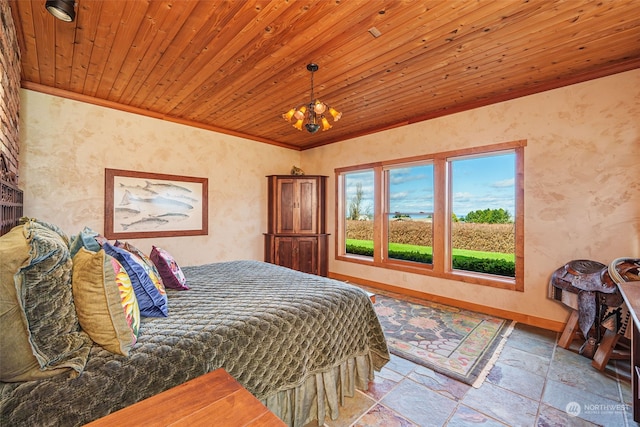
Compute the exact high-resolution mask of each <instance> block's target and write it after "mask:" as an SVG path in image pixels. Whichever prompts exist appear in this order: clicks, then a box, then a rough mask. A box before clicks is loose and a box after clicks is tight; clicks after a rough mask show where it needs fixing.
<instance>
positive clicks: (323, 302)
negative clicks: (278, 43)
mask: <svg viewBox="0 0 640 427" xmlns="http://www.w3.org/2000/svg"><path fill="white" fill-rule="evenodd" d="M183 270H184V273H185V275H186V277H187V280H188V283H189V286H190V287H191V290H189V291H172V290H167V293H168V296H169V317H167V318H143V321H142V324H141V327H140V336H139V339H138V342H137V343H136V345H135V346H134V348H133V349H132V351H131V354H130V356H129V357H128V358H127V357H123V356H119V355H114V354H112V353H109V352H107V351H105V350H103V349H102V348H101V347H99V346H97V345H94V346H93V348H92V349H91V353H90V357H89V361H88V362H87V366H86V367H85V370H84V372H82V374H81V375H80V376H79V377H77V378H75V379H69V378H64V377H62V376H58V377H54V378H51V379H47V380H43V381H30V382H23V383H0V403H1V405H2V406H1V417H0V425H3V426H4V425H7V426H9V425H11V426H15V425H25V426H27V425H28V426H34V425H38V426H54V425H56V426H60V425H64V426H74V425H82V424H85V423H87V422H89V421H92V420H94V419H97V418H100V417H102V416H105V415H107V414H109V413H111V412H113V411H116V410H118V409H121V408H123V407H125V406H128V405H131V404H133V403H135V402H137V401H139V400H142V399H145V398H147V397H150V396H153V395H155V394H157V393H159V392H161V391H164V390H167V389H169V388H171V387H174V386H176V385H179V384H181V383H183V382H185V381H187V380H190V379H192V378H195V377H197V376H199V375H202V374H204V373H207V372H209V371H212V370H214V369H217V368H220V367H223V368H225V369H226V370H227V371H228V372H229V373H230V374H231V375H232V376H233V377H234V378H236V379H237V380H238V382H240V383H241V384H242V385H243V386H244V387H245V388H247V390H249V391H250V392H251V393H252V394H254V395H255V396H256V397H257V398H258V399H261V400H264V399H267V398H269V397H270V396H273V395H274V394H276V393H277V392H279V391H282V390H287V389H290V388H293V387H295V386H298V385H300V384H302V383H303V382H304V381H305V380H306V379H307V378H308V377H310V376H311V375H314V374H316V373H320V372H324V371H327V370H329V369H331V368H333V367H335V366H337V365H339V364H341V363H344V362H345V361H346V360H348V359H350V358H353V357H356V356H366V357H367V358H369V359H370V361H371V366H372V367H373V368H374V369H376V370H379V369H380V368H382V366H383V365H384V364H385V363H386V362H387V361H388V360H389V355H388V352H387V346H386V341H385V338H384V334H383V332H382V329H381V327H380V324H379V322H378V319H377V317H376V314H375V311H374V309H373V306H372V304H371V302H370V301H369V299H368V297H367V295H366V293H365V292H364V291H362V290H360V289H358V288H356V287H354V286H351V285H348V284H345V283H342V282H338V281H335V280H330V279H326V278H323V277H319V276H312V275H308V274H304V273H300V272H297V271H293V270H289V269H286V268H283V267H279V266H275V265H272V264H267V263H262V262H257V261H234V262H225V263H216V264H209V265H203V266H198V267H185V268H183ZM158 410H159V411H161V410H162V408H158Z"/></svg>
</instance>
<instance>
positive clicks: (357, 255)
mask: <svg viewBox="0 0 640 427" xmlns="http://www.w3.org/2000/svg"><path fill="white" fill-rule="evenodd" d="M525 146H526V141H514V142H508V143H501V144H494V145H490V146H484V147H474V148H470V149H461V150H455V151H448V152H442V153H434V154H426V155H422V156H414V157H411V158H406V159H395V160H386V161H381V162H376V163H369V164H366V165H356V166H351V167H346V168H339V169H336V170H335V172H336V185H337V189H336V190H337V200H338V221H337V223H336V227H337V230H336V236H337V238H336V245H337V246H336V259H338V260H341V261H349V262H356V263H363V264H368V265H374V266H376V267H383V268H390V269H395V270H401V271H407V272H411V273H418V274H425V275H431V276H437V277H444V278H447V279H453V280H461V281H464V282H468V283H475V284H480V285H487V286H494V287H499V288H505V289H512V290H518V291H523V290H524V285H523V273H524V259H523V254H524V230H523V226H524V147H525ZM474 174H475V175H474ZM462 182H473V183H474V184H475V185H474V186H473V187H471V188H473V190H472V192H473V193H472V194H469V193H468V188H469V187H467V186H465V187H464V188H467V192H466V193H465V192H463V191H461V190H463V189H464V188H463V187H462V186H461V185H462ZM471 199H479V200H482V202H476V203H467V200H471Z"/></svg>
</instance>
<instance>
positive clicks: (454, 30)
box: [9, 0, 640, 149]
mask: <svg viewBox="0 0 640 427" xmlns="http://www.w3.org/2000/svg"><path fill="white" fill-rule="evenodd" d="M9 3H10V6H11V10H12V16H13V20H14V23H15V25H16V28H17V32H18V39H19V43H20V48H21V54H22V80H23V82H22V86H23V87H25V88H28V89H33V90H37V91H42V92H46V93H51V94H55V95H59V96H63V97H68V98H72V99H79V100H82V101H87V102H92V103H96V104H99V105H106V106H109V107H114V108H119V109H122V110H125V111H133V112H136V113H142V114H148V115H150V116H153V117H159V118H163V119H165V120H172V121H176V122H180V123H185V124H189V125H193V126H199V127H203V128H206V129H212V130H217V131H221V132H224V133H229V134H232V135H238V136H242V137H246V138H250V139H253V140H257V141H262V142H267V143H272V144H276V145H280V146H285V147H290V148H293V149H307V148H312V147H316V146H320V145H324V144H329V143H334V142H337V141H341V140H345V139H348V138H351V137H355V136H359V135H364V134H369V133H373V132H377V131H380V130H382V129H386V128H390V127H395V126H401V125H404V124H408V123H413V122H416V121H420V120H425V119H429V118H433V117H437V116H441V115H445V114H450V113H453V112H459V111H463V110H466V109H470V108H475V107H478V106H482V105H487V104H491V103H494V102H499V101H504V100H507V99H512V98H515V97H519V96H523V95H527V94H532V93H536V92H540V91H544V90H548V89H552V88H556V87H561V86H564V85H568V84H573V83H576V82H580V81H585V80H589V79H593V78H598V77H602V76H606V75H609V74H614V73H618V72H622V71H627V70H630V69H634V68H638V67H640V1H637V0H628V1H625V0H601V1H578V0H567V1H551V0H547V1H543V0H540V1H512V0H500V1H489V0H487V1H441V0H438V1H430V0H422V1H418V0H391V1H379V0H288V1H287V0H257V1H253V0H251V1H249V0H247V1H241V0H226V1H223V0H219V1H189V0H170V1H155V0H152V1H147V0H129V1H95V0H76V13H77V16H76V20H75V22H72V23H66V22H62V21H59V20H56V19H55V18H53V16H51V15H50V14H49V13H47V12H46V11H45V8H44V0H34V1H30V0H17V1H16V0H12V1H10V2H9ZM372 28H375V29H377V30H378V31H379V32H380V36H379V37H377V38H376V37H373V36H372V34H371V32H372V31H373V30H371V29H372ZM370 30H371V31H370ZM310 62H315V63H317V64H318V65H319V67H320V69H319V70H318V71H317V72H316V73H315V76H314V82H315V92H316V96H317V97H318V98H320V99H321V100H322V101H324V102H326V103H328V104H330V105H332V106H334V107H335V108H336V109H338V110H340V111H341V112H342V113H343V116H342V119H341V120H340V121H339V122H337V123H335V125H334V126H333V128H332V129H330V130H328V131H325V132H323V131H319V132H317V133H315V134H310V133H307V132H306V131H302V132H301V131H298V130H296V129H295V128H293V127H292V126H291V124H289V123H287V122H286V121H285V120H284V119H283V118H282V113H284V112H286V111H287V110H289V109H290V108H292V107H294V106H296V105H300V104H302V103H305V102H308V101H309V98H310V77H311V75H310V73H309V72H308V71H307V69H306V65H307V64H308V63H310Z"/></svg>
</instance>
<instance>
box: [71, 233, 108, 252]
mask: <svg viewBox="0 0 640 427" xmlns="http://www.w3.org/2000/svg"><path fill="white" fill-rule="evenodd" d="M99 236H100V235H99V234H98V233H97V232H95V231H93V230H92V229H90V228H89V227H85V228H83V229H82V231H81V232H80V233H78V234H77V235H76V236H73V237H72V238H71V245H70V246H69V253H70V255H71V258H72V259H73V257H74V256H76V254H77V253H78V251H79V250H80V248H85V249H87V250H89V251H91V252H98V251H100V249H102V247H101V246H100V244H99V243H98V241H97V240H96V237H99Z"/></svg>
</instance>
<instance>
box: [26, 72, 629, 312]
mask: <svg viewBox="0 0 640 427" xmlns="http://www.w3.org/2000/svg"><path fill="white" fill-rule="evenodd" d="M21 94H22V101H21V103H22V105H21V126H22V128H21V152H20V164H21V167H20V173H21V180H20V181H21V186H22V187H23V189H24V191H25V214H26V215H28V216H35V217H38V218H41V219H42V220H45V221H47V222H52V223H55V224H58V225H59V226H60V227H62V228H63V229H64V230H66V231H67V232H68V233H77V232H78V231H80V230H81V229H82V227H83V226H85V225H87V226H90V227H91V228H93V229H95V230H96V231H102V230H103V219H104V168H115V169H127V170H139V171H146V172H156V173H169V174H175V175H189V176H197V177H207V178H208V179H209V235H208V236H194V237H176V238H163V239H139V240H134V241H133V242H132V243H133V244H134V245H135V246H138V247H139V248H141V249H142V250H144V251H148V250H150V246H151V245H152V244H154V245H157V246H161V247H165V248H166V249H167V250H169V252H171V253H172V254H174V256H176V257H177V259H178V261H179V262H180V263H181V264H183V265H195V264H204V263H208V262H218V261H229V260H233V259H256V260H262V259H264V258H263V257H264V238H263V233H264V232H266V223H267V212H266V203H267V191H266V190H267V184H266V178H265V175H269V174H286V173H288V172H289V170H290V169H291V166H292V165H294V164H295V165H297V166H301V167H302V169H303V170H305V172H307V173H309V174H323V175H328V176H329V182H328V192H327V193H328V194H327V196H328V199H327V202H328V203H327V217H328V224H327V226H328V227H327V228H328V231H329V232H330V233H331V236H330V241H329V248H330V253H329V259H330V263H329V271H330V272H331V273H337V274H341V275H344V276H350V277H353V278H361V279H364V280H368V281H375V282H379V283H384V284H389V285H393V286H398V287H402V288H406V289H409V290H413V291H419V292H424V293H427V294H432V295H438V296H442V297H444V298H450V299H454V300H459V301H464V302H470V303H474V304H478V305H480V306H485V307H491V308H493V309H496V310H504V311H506V312H512V313H517V314H518V315H519V317H520V318H524V319H525V320H526V319H527V318H528V317H529V318H530V319H533V321H535V322H538V323H542V324H543V325H544V321H548V322H551V323H552V324H554V325H558V324H560V323H561V322H565V321H566V319H567V317H568V311H567V309H566V307H564V306H562V305H561V304H560V303H559V302H557V301H553V300H550V299H549V298H548V297H547V288H548V280H549V276H550V274H551V273H552V272H553V270H555V269H556V268H558V267H559V266H561V265H563V264H564V263H566V262H568V261H570V260H572V259H580V258H586V259H593V260H596V261H600V262H604V263H608V262H610V261H612V260H613V259H614V258H617V257H622V256H630V257H638V256H640V236H639V234H640V197H638V194H640V174H639V173H638V166H637V164H638V159H639V158H640V70H634V71H629V72H626V73H620V74H616V75H613V76H609V77H605V78H601V79H597V80H592V81H589V82H584V83H580V84H576V85H572V86H568V87H565V88H560V89H555V90H551V91H547V92H543V93H540V94H536V95H531V96H527V97H523V98H519V99H514V100H511V101H507V102H502V103H498V104H494V105H490V106H487V107H483V108H478V109H475V110H471V111H467V112H462V113H458V114H453V115H450V116H446V117H441V118H438V119H434V120H428V121H425V122H421V123H416V124H413V125H410V126H405V127H401V128H396V129H391V130H388V131H385V132H381V133H379V134H375V135H368V136H365V137H361V138H356V139H352V140H348V141H343V142H339V143H336V144H330V145H327V146H323V147H318V148H316V149H312V150H306V151H302V152H298V151H294V150H288V149H285V148H280V147H275V146H271V145H268V144H262V143H258V142H254V141H248V140H245V139H242V138H237V137H232V136H228V135H222V134H218V133H215V132H210V131H205V130H202V129H195V128H191V127H188V126H184V125H180V124H175V123H170V122H165V121H162V120H157V119H152V118H148V117H142V116H138V115H135V114H130V113H125V112H122V111H117V110H112V109H108V108H104V107H98V106H95V105H90V104H85V103H82V102H77V101H71V100H68V99H63V98H59V97H55V96H50V95H44V94H41V93H37V92H33V91H29V90H22V91H21ZM520 139H526V140H527V146H526V148H525V172H524V173H525V289H524V292H516V291H507V290H504V289H495V288H491V287H487V286H479V285H472V284H468V283H464V282H459V281H455V280H445V279H439V278H435V277H428V276H422V275H416V274H409V273H407V274H405V275H403V274H402V272H398V271H394V270H385V269H380V268H375V267H368V266H363V265H360V264H357V265H356V264H352V263H347V262H343V261H337V260H335V259H334V257H333V253H334V248H335V239H334V235H335V213H336V210H335V179H334V170H335V168H338V167H344V166H349V165H355V164H361V163H367V162H372V161H380V160H386V159H396V158H403V157H410V156H412V155H419V154H427V153H431V152H440V151H448V150H455V149H459V148H466V147H472V146H478V145H488V144H493V143H498V142H506V141H514V140H520ZM541 319H542V320H543V322H539V321H540V320H541ZM525 320H523V321H525ZM554 322H555V323H554Z"/></svg>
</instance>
